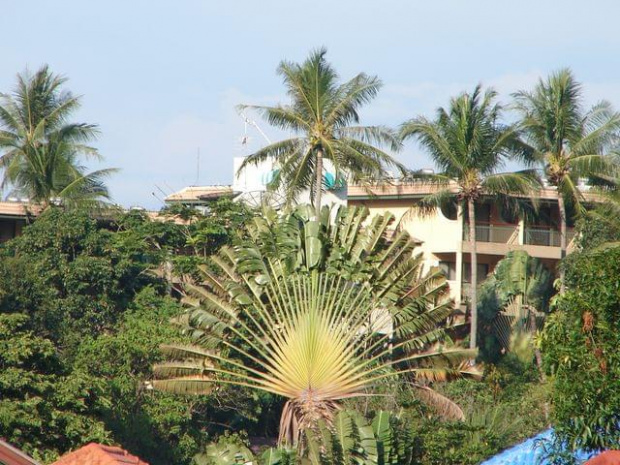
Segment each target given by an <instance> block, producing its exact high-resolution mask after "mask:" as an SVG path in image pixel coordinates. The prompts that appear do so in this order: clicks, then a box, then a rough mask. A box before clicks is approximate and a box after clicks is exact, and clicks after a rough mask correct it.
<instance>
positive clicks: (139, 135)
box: [0, 0, 620, 208]
mask: <svg viewBox="0 0 620 465" xmlns="http://www.w3.org/2000/svg"><path fill="white" fill-rule="evenodd" d="M0 4H1V5H2V10H1V15H0V31H2V36H3V39H2V41H1V42H0V57H1V61H0V63H1V64H0V69H1V72H0V90H2V91H7V90H9V89H11V88H12V86H13V82H14V76H15V73H17V72H19V71H22V70H24V69H25V68H26V67H29V68H30V69H36V68H38V67H39V66H40V65H41V64H43V63H48V64H49V65H50V66H51V68H52V70H53V71H54V72H57V73H61V74H64V75H66V76H68V77H69V78H70V81H69V84H68V87H69V88H70V89H71V90H72V91H74V92H75V93H78V94H83V95H84V98H83V108H82V109H81V111H80V113H79V114H78V115H76V119H78V120H80V121H86V122H93V123H98V124H99V125H100V129H101V131H102V134H101V137H100V139H99V141H98V142H97V144H96V145H97V147H98V148H99V149H100V151H101V153H102V154H103V155H104V156H105V157H106V161H105V163H104V165H105V166H114V167H118V168H120V169H121V172H120V173H119V174H117V175H115V176H114V177H113V178H111V179H110V180H109V185H110V188H111V190H112V194H113V196H114V199H115V200H116V201H117V202H119V203H121V204H123V205H126V206H129V205H143V206H146V207H149V208H157V207H159V206H161V203H160V202H159V201H158V200H157V199H156V198H154V197H153V196H152V194H151V193H152V192H154V191H155V192H156V193H157V194H158V195H159V196H160V197H161V196H162V195H161V193H160V192H159V191H157V189H156V188H155V185H157V186H159V187H160V188H161V189H163V190H164V191H168V192H169V191H170V190H171V189H179V188H181V187H183V186H185V185H189V184H194V183H195V181H196V152H197V149H198V148H200V151H201V170H200V175H199V180H200V183H202V184H208V183H229V182H230V181H231V179H232V158H233V157H234V156H239V155H244V154H247V153H248V149H247V148H243V147H242V146H241V144H240V140H239V139H240V137H241V136H242V135H243V133H244V125H243V121H242V120H241V118H240V117H239V116H237V114H236V113H235V110H234V106H235V105H236V104H239V103H277V102H279V101H285V99H284V97H283V88H282V85H281V82H280V79H279V77H278V76H276V74H275V69H276V67H277V65H278V62H279V61H280V60H282V59H283V58H286V59H290V60H296V61H297V60H302V59H303V58H305V56H306V55H307V54H308V52H309V51H310V50H311V49H314V48H316V47H319V46H322V45H325V46H326V47H327V48H328V50H329V55H328V58H329V60H330V61H332V62H333V64H334V65H335V66H336V68H337V69H338V71H339V72H340V75H341V76H342V78H343V79H348V78H350V77H352V76H353V75H354V74H356V73H357V72H360V71H365V72H367V73H371V74H378V75H379V77H380V78H381V79H382V80H383V82H384V85H385V86H384V89H383V91H382V92H381V94H380V96H379V97H378V98H377V100H376V101H375V102H374V103H372V104H371V105H370V106H369V107H368V108H367V109H366V110H365V111H364V112H363V117H364V120H363V122H364V123H367V124H376V123H381V124H388V125H397V124H399V123H401V122H402V121H403V120H405V119H408V118H410V117H413V116H416V115H418V114H430V113H431V112H432V111H433V109H434V108H435V107H437V106H439V105H445V104H446V103H447V101H448V98H449V97H450V96H451V95H454V94H456V93H458V92H460V91H462V90H468V89H471V88H472V87H473V86H474V85H475V84H476V83H477V82H483V83H484V84H487V85H493V86H495V87H496V88H497V89H498V90H499V91H500V92H501V94H502V95H503V96H507V95H508V94H509V93H510V92H513V91H515V90H517V89H519V88H529V87H531V86H532V84H533V83H535V82H536V80H537V79H538V77H540V76H543V75H546V74H547V73H548V72H550V71H552V70H555V69H557V68H559V67H563V66H570V67H571V68H572V69H573V70H574V71H575V73H576V75H577V78H578V79H579V80H581V81H582V82H584V84H585V86H586V95H587V98H588V100H589V101H591V102H594V101H595V100H598V99H600V98H607V99H608V100H610V101H611V102H612V103H613V104H614V105H615V106H616V107H617V108H620V59H619V57H618V55H619V53H618V52H619V51H620V34H619V33H618V32H617V23H618V18H620V2H617V1H614V0H599V1H595V0H591V1H589V2H585V1H574V0H564V1H561V2H560V1H552V0H547V1H544V0H538V1H530V0H522V1H518V2H517V1H513V2H507V1H498V0H494V1H491V0H489V1H482V0H468V1H466V0H435V1H424V2H421V1H416V0H408V1H406V0H393V1H367V0H356V1H354V0H346V1H336V0H332V1H326V0H316V1H284V0H255V1H246V0H239V1H229V2H222V1H219V2H218V1H215V0H210V1H208V0H202V1H198V0H176V1H172V0H169V1H163V0H148V1H147V0H123V1H121V0H105V1H98V2H95V1H84V0H80V1H78V0H53V1H52V0H30V1H27V0H2V1H1V3H0ZM257 122H258V124H259V125H260V127H261V128H262V129H263V130H264V131H265V132H266V133H267V134H268V135H270V136H271V137H273V138H276V137H277V136H278V135H277V133H275V132H274V131H272V130H271V128H269V126H268V125H267V124H266V123H262V122H261V121H260V120H257ZM249 136H250V137H251V138H252V143H251V146H250V148H251V147H258V146H259V145H260V144H262V143H263V141H262V139H261V137H260V135H259V134H257V133H256V131H253V130H250V131H249ZM398 158H400V159H401V160H402V161H403V162H405V163H406V164H407V165H409V166H410V167H413V168H421V167H428V166H429V165H430V164H429V162H428V159H427V158H426V157H425V156H424V155H423V154H421V153H420V152H419V150H417V149H416V148H415V147H414V146H408V147H406V149H405V150H404V151H403V152H402V153H400V154H399V155H398Z"/></svg>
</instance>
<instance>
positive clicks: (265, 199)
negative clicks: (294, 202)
mask: <svg viewBox="0 0 620 465" xmlns="http://www.w3.org/2000/svg"><path fill="white" fill-rule="evenodd" d="M235 201H239V202H243V203H245V204H246V205H247V206H248V207H251V208H262V207H271V208H273V209H275V210H280V209H281V208H282V207H284V205H286V199H285V198H284V196H283V195H282V194H280V193H278V192H274V191H249V192H244V193H242V194H240V195H239V196H237V197H236V198H235Z"/></svg>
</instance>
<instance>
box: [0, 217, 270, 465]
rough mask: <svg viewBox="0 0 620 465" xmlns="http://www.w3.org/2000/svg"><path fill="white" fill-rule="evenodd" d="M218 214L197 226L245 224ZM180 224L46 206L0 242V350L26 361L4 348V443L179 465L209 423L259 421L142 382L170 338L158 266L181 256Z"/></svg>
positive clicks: (224, 403) (236, 406) (232, 405)
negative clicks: (107, 450)
mask: <svg viewBox="0 0 620 465" xmlns="http://www.w3.org/2000/svg"><path fill="white" fill-rule="evenodd" d="M220 212H221V213H223V215H222V216H223V217H222V218H219V219H215V218H214V217H204V218H201V220H200V222H197V225H198V224H199V225H200V227H196V230H200V229H201V228H205V229H206V228H208V227H209V222H210V221H214V222H215V224H216V225H221V224H233V223H232V221H233V220H234V221H238V223H234V224H235V225H240V224H241V223H242V222H243V221H245V216H244V214H245V213H243V212H244V210H243V209H240V208H237V207H236V206H234V205H228V206H223V207H222V208H221V209H220V210H218V213H220ZM226 212H230V215H229V216H228V217H226ZM234 212H242V213H241V215H240V216H238V217H237V216H235V213H234ZM186 226H187V225H179V224H175V223H172V222H162V221H150V220H149V219H148V218H147V217H146V215H144V214H143V213H141V212H130V213H128V214H126V215H120V216H118V217H109V218H101V219H99V220H95V219H93V218H91V217H89V216H88V214H86V213H83V212H80V211H78V210H72V211H64V210H62V209H58V208H50V209H48V210H46V211H45V212H44V213H43V214H42V215H41V216H40V217H38V218H37V220H36V221H35V222H34V223H33V224H31V225H29V226H28V227H27V228H26V229H25V231H24V234H23V235H22V236H21V237H19V238H17V239H15V240H13V241H11V242H9V243H7V244H5V245H4V246H3V247H2V249H1V252H0V253H1V255H2V260H0V308H1V309H2V310H1V312H0V318H1V319H5V320H3V322H4V323H3V324H4V325H6V326H5V327H7V328H10V329H7V330H6V331H5V332H3V333H2V334H0V344H4V345H7V346H8V347H11V348H13V347H14V348H16V349H15V350H17V349H19V352H15V354H21V356H22V357H24V359H23V360H20V359H19V358H16V357H17V355H14V354H12V352H11V350H6V351H3V355H4V356H6V357H10V358H9V359H7V360H5V362H4V368H3V376H4V384H2V385H0V395H1V397H2V400H1V401H0V433H1V434H2V436H3V437H5V438H8V439H10V440H11V442H13V443H15V444H17V445H25V447H26V450H27V451H28V452H31V453H32V454H33V455H35V456H36V457H40V458H42V459H43V460H44V461H49V460H51V459H52V458H54V457H56V456H57V455H58V454H59V453H63V452H65V451H67V450H68V449H71V448H75V447H78V446H80V445H82V444H84V443H86V442H89V441H91V440H92V441H98V442H104V443H112V442H116V443H120V444H121V445H122V446H123V447H125V448H127V449H128V450H130V451H131V452H132V453H134V454H136V455H139V456H141V457H142V458H144V459H145V460H148V462H149V463H152V464H154V465H163V464H169V463H175V464H179V465H181V464H186V463H189V461H190V460H191V458H192V456H193V455H194V454H195V453H196V451H197V450H199V449H200V447H201V445H202V443H203V442H204V441H205V439H206V437H207V435H208V434H209V433H210V432H212V431H213V430H214V429H215V428H214V427H213V425H212V423H211V422H216V423H224V422H227V423H230V424H231V425H234V424H235V422H238V421H239V418H240V417H246V416H247V417H248V418H252V416H254V417H257V416H258V415H261V413H260V408H261V405H263V404H261V402H262V401H261V402H258V403H254V404H252V405H251V406H249V405H248V404H247V402H245V403H244V402H237V400H236V399H235V397H234V395H233V394H230V393H228V394H227V395H225V396H219V398H218V402H217V403H213V402H212V400H209V401H208V402H207V399H203V398H193V399H187V398H182V397H173V396H170V395H166V394H162V393H160V392H155V391H153V390H152V389H149V386H148V385H147V384H145V381H148V380H149V379H150V378H151V376H152V374H151V366H152V364H153V363H155V362H158V361H160V360H161V354H160V352H159V348H158V347H159V345H160V344H161V343H162V342H163V341H168V342H169V341H171V340H173V341H174V340H177V341H180V339H179V334H178V332H177V331H176V330H174V329H172V327H171V326H170V325H169V324H168V321H169V320H170V318H172V317H174V316H176V315H178V314H179V312H180V306H179V304H178V302H177V301H176V300H174V299H172V298H170V297H166V296H165V295H164V294H165V293H166V291H167V290H169V288H170V286H169V284H168V283H167V282H166V281H165V280H164V279H163V276H162V277H160V276H161V273H160V270H161V269H162V265H163V264H164V263H166V262H167V261H168V260H169V259H170V257H171V256H178V255H179V254H181V253H184V252H187V251H188V250H189V252H190V253H191V251H192V250H191V249H188V245H187V237H188V236H187V229H186ZM234 235H236V233H234V232H231V233H230V234H229V235H227V237H226V242H229V241H232V237H233V236H234ZM213 247H215V248H216V246H215V245H214V246H213ZM16 319H17V320H16ZM10 322H12V323H10ZM9 323H10V324H11V326H8V325H9ZM18 323H19V324H18ZM0 357H1V356H0ZM0 384H1V383H0ZM264 405H265V406H268V405H269V404H268V402H264ZM231 412H233V413H232V414H231ZM256 412H259V413H256ZM254 421H255V420H254ZM247 423H248V420H246V423H245V424H247Z"/></svg>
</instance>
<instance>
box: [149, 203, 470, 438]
mask: <svg viewBox="0 0 620 465" xmlns="http://www.w3.org/2000/svg"><path fill="white" fill-rule="evenodd" d="M328 213H329V212H328V211H327V209H324V214H323V215H321V219H318V218H316V217H315V215H314V210H313V209H311V208H309V207H308V208H301V209H298V210H297V211H296V212H294V213H292V214H286V215H283V216H278V215H276V214H275V213H273V212H271V213H267V214H265V215H264V216H262V217H259V218H256V220H255V223H254V224H253V225H251V226H250V227H249V228H248V229H249V234H250V240H249V241H248V242H247V243H245V244H243V245H240V246H237V247H235V248H227V249H224V250H222V251H221V253H220V254H219V255H218V256H216V257H213V259H212V260H213V265H214V266H215V267H216V268H217V270H218V271H217V272H216V273H213V272H209V271H208V270H207V269H206V268H204V269H203V271H204V274H205V281H204V282H203V283H202V284H201V285H188V286H187V290H188V294H189V296H188V297H189V299H188V300H189V301H190V303H191V304H192V305H193V308H191V309H190V312H189V313H188V315H186V316H185V317H184V318H183V319H182V320H181V321H180V323H181V324H183V325H185V327H186V330H187V331H188V332H189V333H190V334H192V336H193V337H194V339H195V341H196V344H195V345H194V346H190V347H187V346H185V347H184V346H167V347H165V348H164V349H165V351H166V352H167V353H168V354H169V355H170V357H171V361H170V362H169V363H164V364H160V365H158V366H157V367H156V368H155V373H156V375H157V377H158V378H160V379H158V380H155V381H154V383H153V384H154V386H155V387H157V388H160V389H166V390H172V391H175V392H184V393H188V392H189V393H195V392H204V391H209V390H210V389H211V386H212V385H213V384H214V383H219V384H223V385H226V384H230V385H238V386H246V387H250V388H254V389H258V390H262V391H266V392H271V393H274V394H277V395H281V396H283V397H285V398H287V399H288V402H287V403H286V406H285V408H284V411H283V415H282V420H281V429H280V441H281V442H286V443H299V439H300V433H301V431H303V430H307V429H312V428H315V427H316V425H317V424H318V423H319V421H326V422H328V423H330V422H331V419H332V417H333V414H334V411H335V410H337V409H338V407H339V404H338V401H339V400H341V399H345V398H349V397H354V396H360V395H366V394H368V393H369V392H371V389H372V386H373V385H374V384H375V383H376V382H378V381H379V380H381V379H384V378H388V377H393V376H397V375H398V374H400V373H405V372H408V373H412V374H413V375H414V376H417V377H418V378H419V379H424V380H428V379H432V380H434V379H445V378H446V377H447V376H449V375H451V374H453V375H458V374H459V373H460V370H459V368H458V365H456V364H455V363H453V362H458V361H461V360H463V358H464V357H468V356H471V355H472V354H471V352H470V351H463V350H461V349H456V348H453V349H442V348H441V347H440V344H441V342H442V341H443V339H444V337H445V335H444V332H443V330H442V329H441V325H445V321H446V319H447V318H448V317H449V316H450V315H451V313H452V306H451V302H449V301H448V300H446V298H445V297H444V294H445V290H446V283H445V279H443V278H442V277H441V273H440V272H439V271H437V272H431V273H430V274H424V273H422V271H421V261H420V259H419V257H413V256H412V255H411V251H412V249H413V247H414V245H415V243H414V242H413V241H412V239H411V238H410V237H409V236H408V235H407V233H405V232H402V233H400V234H399V235H398V236H397V238H396V239H395V241H394V242H393V243H392V244H389V245H388V244H386V242H385V238H384V236H385V233H386V230H387V227H388V225H389V223H390V221H391V220H392V219H393V218H392V217H391V216H387V217H375V218H373V219H372V221H371V222H369V223H365V221H366V220H367V218H368V211H367V210H364V209H359V208H353V209H346V208H341V209H340V210H339V211H338V212H337V214H336V218H335V221H334V222H333V223H332V222H330V221H329V215H328ZM451 362H452V363H451Z"/></svg>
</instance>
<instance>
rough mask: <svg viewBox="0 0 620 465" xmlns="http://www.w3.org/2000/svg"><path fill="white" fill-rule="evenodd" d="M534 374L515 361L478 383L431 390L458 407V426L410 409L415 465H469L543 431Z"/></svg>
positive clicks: (541, 398)
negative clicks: (460, 417)
mask: <svg viewBox="0 0 620 465" xmlns="http://www.w3.org/2000/svg"><path fill="white" fill-rule="evenodd" d="M537 375H538V373H537V371H536V370H535V368H534V367H532V366H531V365H530V366H529V367H526V366H525V365H524V364H522V363H521V362H520V361H519V360H518V359H516V358H513V357H510V356H508V357H506V358H504V359H503V360H502V362H501V363H500V364H499V365H497V366H494V365H491V366H490V367H489V369H488V370H487V372H486V373H485V377H484V379H483V381H482V382H479V381H475V380H471V379H461V380H456V381H453V382H451V383H446V384H444V385H438V386H435V389H436V390H438V391H439V392H441V393H442V394H444V395H446V396H448V397H449V398H450V399H452V400H454V401H455V402H456V403H458V404H459V405H460V406H461V407H462V408H463V410H464V411H465V417H466V418H465V420H464V421H458V422H457V421H445V420H441V419H440V418H438V417H437V416H436V415H435V414H434V412H433V411H432V409H429V408H428V407H427V406H425V405H424V404H419V403H418V404H417V408H416V406H415V404H411V403H410V401H409V400H408V399H407V397H406V396H405V397H402V396H401V398H400V399H399V403H401V404H403V405H406V404H410V405H411V407H409V409H408V410H410V411H409V412H408V413H407V415H408V416H412V421H411V423H412V425H413V426H412V431H411V435H412V437H414V438H415V440H416V444H417V449H416V462H415V463H416V464H423V465H427V464H437V465H440V464H453V465H467V464H471V465H475V464H478V463H480V462H482V461H484V460H485V459H487V458H489V457H491V456H493V455H495V454H497V453H498V452H500V451H501V450H502V449H505V448H507V447H509V446H511V445H513V444H516V443H518V442H521V441H523V440H524V439H526V438H529V437H531V436H533V435H535V434H537V433H539V432H540V431H541V430H543V429H545V428H546V427H547V426H548V425H547V422H546V419H545V415H544V404H545V402H546V401H547V396H548V393H547V387H546V386H545V385H541V384H540V383H539V381H538V376H537Z"/></svg>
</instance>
